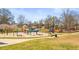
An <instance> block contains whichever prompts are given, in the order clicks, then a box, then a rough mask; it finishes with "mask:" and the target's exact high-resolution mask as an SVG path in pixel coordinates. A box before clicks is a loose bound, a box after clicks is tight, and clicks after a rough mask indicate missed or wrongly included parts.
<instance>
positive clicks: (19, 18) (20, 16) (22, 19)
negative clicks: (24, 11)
mask: <svg viewBox="0 0 79 59" xmlns="http://www.w3.org/2000/svg"><path fill="white" fill-rule="evenodd" d="M17 21H18V24H19V26H22V25H23V24H24V23H25V16H23V15H19V16H18V20H17Z"/></svg>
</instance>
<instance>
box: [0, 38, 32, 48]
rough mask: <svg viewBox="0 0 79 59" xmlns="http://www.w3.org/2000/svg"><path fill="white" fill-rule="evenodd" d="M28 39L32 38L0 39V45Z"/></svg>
mask: <svg viewBox="0 0 79 59" xmlns="http://www.w3.org/2000/svg"><path fill="white" fill-rule="evenodd" d="M29 40H32V39H0V47H1V46H7V45H13V44H17V43H21V42H24V41H29Z"/></svg>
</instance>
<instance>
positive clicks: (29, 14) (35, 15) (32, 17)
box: [9, 8, 79, 22]
mask: <svg viewBox="0 0 79 59" xmlns="http://www.w3.org/2000/svg"><path fill="white" fill-rule="evenodd" d="M63 9H64V8H63ZM63 9H61V8H9V10H10V11H11V12H12V14H13V15H14V16H15V21H16V22H17V17H18V16H19V15H24V16H25V17H26V19H28V20H29V21H38V20H40V19H44V18H46V17H47V16H48V15H51V16H57V17H59V16H61V14H62V10H63ZM72 10H75V11H77V12H79V9H76V8H74V9H72Z"/></svg>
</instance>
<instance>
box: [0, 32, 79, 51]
mask: <svg viewBox="0 0 79 59" xmlns="http://www.w3.org/2000/svg"><path fill="white" fill-rule="evenodd" d="M33 39H34V38H33ZM78 49H79V33H77V34H73V35H71V34H68V35H66V36H60V37H58V38H40V39H34V40H30V41H26V42H22V43H18V44H15V45H9V46H3V47H0V50H78Z"/></svg>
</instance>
